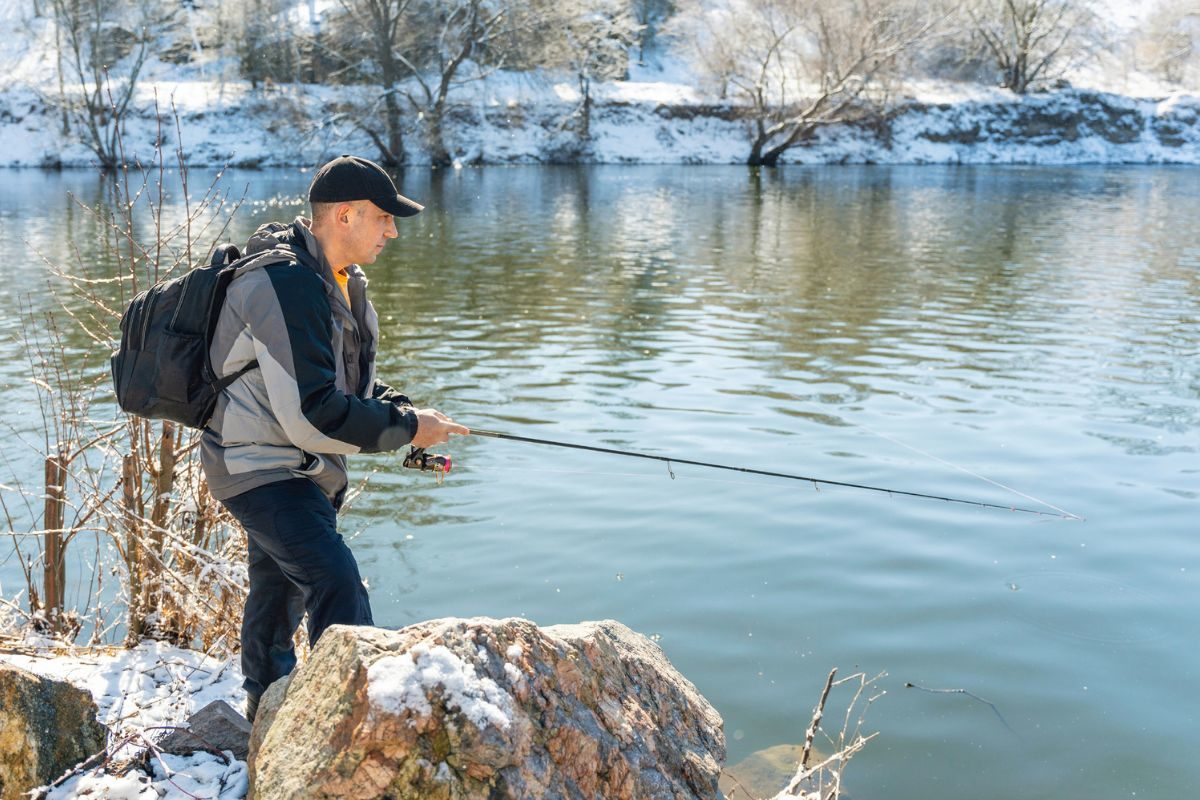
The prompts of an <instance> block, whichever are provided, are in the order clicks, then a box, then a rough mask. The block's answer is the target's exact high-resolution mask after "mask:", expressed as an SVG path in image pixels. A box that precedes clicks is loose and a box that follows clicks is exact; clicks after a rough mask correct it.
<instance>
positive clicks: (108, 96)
mask: <svg viewBox="0 0 1200 800" xmlns="http://www.w3.org/2000/svg"><path fill="white" fill-rule="evenodd" d="M51 5H52V10H53V14H54V22H55V24H56V26H57V31H56V41H57V42H58V43H59V48H60V49H59V53H58V68H59V74H60V77H61V78H62V81H63V83H64V84H66V85H69V87H70V88H64V89H63V92H62V102H63V103H64V104H65V107H66V117H67V119H68V120H70V124H71V125H72V126H74V128H75V132H76V134H77V135H78V136H79V137H80V139H81V140H82V141H83V143H84V144H86V145H87V146H88V147H89V148H90V149H91V150H92V152H93V153H95V154H96V158H97V159H98V160H99V161H100V165H101V167H103V168H104V169H113V168H115V167H117V166H119V165H120V163H121V160H122V156H121V154H120V152H119V148H118V144H119V136H118V131H119V126H120V125H121V124H122V121H123V120H124V118H125V114H126V112H127V111H128V109H129V104H130V103H131V102H132V100H133V98H134V93H135V91H136V90H137V82H138V78H139V76H140V75H141V71H142V67H143V66H144V64H145V62H146V58H147V56H148V55H149V54H150V53H151V48H152V46H153V43H154V41H155V39H156V38H157V37H158V36H159V35H161V34H162V33H163V32H164V31H165V30H166V29H168V28H169V27H170V26H171V25H173V24H174V22H175V12H176V8H177V7H175V6H171V5H167V4H164V3H162V2H160V1H159V0H139V2H137V3H135V4H133V5H132V7H130V5H129V4H126V3H121V2H118V0H51Z"/></svg>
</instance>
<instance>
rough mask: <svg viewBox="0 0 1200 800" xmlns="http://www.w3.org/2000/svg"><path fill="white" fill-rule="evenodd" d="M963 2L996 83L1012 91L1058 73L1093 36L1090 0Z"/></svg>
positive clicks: (1086, 51) (1072, 63)
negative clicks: (993, 68)
mask: <svg viewBox="0 0 1200 800" xmlns="http://www.w3.org/2000/svg"><path fill="white" fill-rule="evenodd" d="M966 8H967V13H968V15H969V16H970V19H971V23H972V29H973V31H974V33H975V35H977V36H978V37H979V39H980V40H981V42H982V47H983V49H984V50H985V51H986V52H987V54H988V55H989V56H990V58H991V60H992V61H993V63H994V64H995V65H996V68H997V69H998V70H999V72H1000V84H1001V85H1002V86H1004V87H1005V88H1008V89H1012V90H1013V91H1014V92H1016V93H1017V94H1025V93H1026V92H1027V91H1029V89H1030V88H1031V87H1033V86H1036V85H1038V84H1042V83H1048V82H1051V81H1053V80H1055V79H1057V78H1060V77H1062V74H1063V72H1064V71H1065V70H1066V69H1068V68H1070V67H1071V66H1075V65H1077V64H1078V63H1079V62H1080V61H1081V59H1083V58H1084V57H1086V56H1087V55H1088V54H1089V53H1090V52H1091V50H1092V49H1094V46H1095V42H1096V41H1097V37H1098V28H1099V17H1098V15H1097V14H1096V13H1095V11H1094V10H1093V8H1092V2H1091V0H972V2H970V3H969V4H968V5H967V7H966Z"/></svg>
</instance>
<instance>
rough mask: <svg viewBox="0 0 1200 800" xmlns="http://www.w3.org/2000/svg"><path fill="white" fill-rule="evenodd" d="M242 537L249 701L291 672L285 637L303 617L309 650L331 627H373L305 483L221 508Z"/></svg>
mask: <svg viewBox="0 0 1200 800" xmlns="http://www.w3.org/2000/svg"><path fill="white" fill-rule="evenodd" d="M223 502H224V504H225V507H226V508H228V509H229V512H230V513H231V514H233V516H234V517H235V518H236V519H237V521H238V522H240V523H242V527H243V528H245V529H246V538H247V540H248V542H249V551H248V553H247V563H248V566H249V572H250V593H249V595H248V596H247V597H246V611H245V614H244V615H243V617H242V675H243V676H244V677H245V681H244V683H243V684H242V686H243V688H245V690H246V694H247V695H249V696H250V697H251V698H253V700H254V701H255V702H254V704H255V706H257V699H258V698H259V697H260V696H262V693H263V692H264V691H266V689H267V687H268V686H270V685H271V683H272V682H274V681H275V680H277V679H279V678H282V677H283V676H284V675H287V674H288V673H289V672H291V671H292V668H293V667H295V666H296V653H295V650H294V649H293V647H292V634H293V633H295V631H296V628H297V627H298V626H299V625H300V618H301V616H302V615H303V613H304V612H305V611H307V612H308V642H309V645H310V646H314V645H316V643H317V640H318V639H320V638H321V634H322V633H324V631H325V629H326V628H328V627H329V626H330V625H335V624H341V625H372V624H374V623H373V622H372V620H371V604H370V601H369V600H368V599H367V590H366V588H365V587H364V586H363V585H362V578H361V577H360V576H359V574H358V564H357V563H356V562H355V560H354V555H353V554H352V553H351V552H350V548H349V547H347V546H346V543H345V542H343V541H342V537H341V535H340V534H339V533H338V532H337V515H336V513H335V511H334V508H333V504H332V503H330V502H329V498H327V497H326V496H325V494H324V492H322V491H321V490H320V489H319V488H318V487H317V485H316V484H315V483H313V482H312V481H310V480H309V479H308V478H294V479H292V480H287V481H280V482H278V483H269V484H267V485H266V486H259V487H258V488H257V489H251V490H250V491H248V492H243V493H242V494H239V495H237V496H235V497H231V498H229V499H227V500H225V501H223Z"/></svg>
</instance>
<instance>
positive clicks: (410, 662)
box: [367, 644, 512, 730]
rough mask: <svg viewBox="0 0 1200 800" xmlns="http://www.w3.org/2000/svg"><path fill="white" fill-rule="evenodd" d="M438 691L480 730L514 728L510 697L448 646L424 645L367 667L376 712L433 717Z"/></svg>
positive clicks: (369, 692) (450, 706)
mask: <svg viewBox="0 0 1200 800" xmlns="http://www.w3.org/2000/svg"><path fill="white" fill-rule="evenodd" d="M438 688H440V689H441V690H442V693H443V694H444V696H445V703H446V706H447V708H457V709H458V710H459V711H461V712H462V713H463V715H464V716H466V717H467V719H469V720H471V722H473V723H475V725H476V726H478V727H480V728H482V727H484V725H494V726H495V727H497V728H500V729H502V730H507V729H508V727H509V726H510V725H511V724H512V699H511V698H510V697H509V696H508V694H507V693H506V692H505V691H504V690H503V689H501V688H500V687H499V686H498V685H497V684H496V682H495V681H493V680H492V679H491V678H488V677H486V676H480V675H479V673H477V672H476V671H475V668H474V667H473V666H471V665H470V664H468V663H466V662H465V661H463V660H462V659H461V658H459V657H458V656H457V655H455V654H454V653H452V652H451V651H450V650H449V649H448V648H446V647H445V646H443V645H435V646H433V647H430V646H429V645H425V644H419V645H417V646H416V647H414V648H412V650H410V651H409V652H407V653H403V654H401V655H396V656H384V657H383V658H381V659H379V660H378V661H376V662H375V663H374V664H372V665H371V666H370V667H368V668H367V699H368V700H369V701H370V703H371V705H372V706H373V707H375V708H378V709H380V710H383V711H387V712H391V713H393V714H402V713H403V712H404V711H405V710H408V711H412V712H415V713H416V714H419V715H422V716H429V715H430V714H432V713H433V707H432V705H431V704H430V701H429V694H430V693H431V692H433V691H434V690H436V689H438Z"/></svg>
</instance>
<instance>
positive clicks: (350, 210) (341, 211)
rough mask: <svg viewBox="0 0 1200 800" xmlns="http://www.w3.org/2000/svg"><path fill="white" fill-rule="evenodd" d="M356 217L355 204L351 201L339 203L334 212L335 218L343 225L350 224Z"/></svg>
mask: <svg viewBox="0 0 1200 800" xmlns="http://www.w3.org/2000/svg"><path fill="white" fill-rule="evenodd" d="M353 217H354V206H353V204H351V203H338V207H337V209H336V210H335V211H334V212H333V218H334V219H335V220H337V221H338V222H340V223H342V224H343V225H349V224H350V221H351V219H353Z"/></svg>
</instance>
